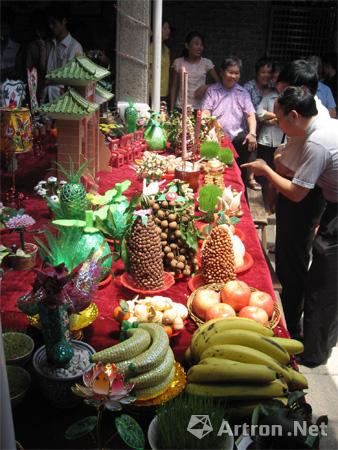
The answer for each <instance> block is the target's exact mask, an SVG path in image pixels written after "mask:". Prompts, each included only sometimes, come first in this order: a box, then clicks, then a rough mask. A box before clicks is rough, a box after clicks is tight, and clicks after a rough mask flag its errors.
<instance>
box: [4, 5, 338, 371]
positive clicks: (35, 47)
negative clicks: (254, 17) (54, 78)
mask: <svg viewBox="0 0 338 450" xmlns="http://www.w3.org/2000/svg"><path fill="white" fill-rule="evenodd" d="M46 17H47V19H48V20H47V24H48V26H46V25H47V24H45V23H43V21H41V20H37V21H36V23H34V24H33V26H34V33H35V38H34V40H32V42H30V44H29V46H28V48H27V52H26V56H25V58H23V53H22V51H21V50H22V49H21V48H20V45H19V44H17V43H16V42H15V40H14V39H13V38H12V36H11V29H10V26H9V25H8V24H4V25H3V26H2V30H1V33H2V34H1V39H2V46H1V81H3V80H4V79H6V78H20V76H21V75H22V73H23V70H24V68H25V67H26V68H28V69H31V68H33V67H35V68H36V69H37V71H38V80H39V84H38V99H39V101H43V102H47V101H51V100H53V99H54V98H56V97H57V96H58V95H59V94H60V88H59V87H58V86H48V85H46V84H45V81H44V79H45V74H46V73H47V72H48V71H50V70H52V69H55V68H58V67H62V66H64V65H65V64H66V63H67V62H68V61H69V60H70V59H72V58H73V57H74V56H76V55H80V54H82V53H83V49H82V46H81V44H80V43H79V42H78V41H76V39H74V38H73V37H72V36H71V34H70V33H69V31H68V26H67V17H66V15H65V13H64V10H62V9H60V8H58V6H57V4H56V5H55V7H54V8H53V9H52V10H50V11H48V13H47V15H46ZM48 32H50V33H51V34H52V37H51V38H48ZM170 34H171V26H170V24H169V22H168V21H163V25H162V63H161V74H162V77H161V99H162V100H166V101H167V103H168V105H169V108H170V110H173V109H175V108H177V109H180V108H181V106H182V80H181V76H182V68H183V67H184V69H185V71H187V72H188V75H189V77H188V80H189V83H188V104H189V106H190V107H191V108H192V110H197V109H200V110H202V116H203V115H204V116H215V117H216V118H217V120H218V122H219V124H220V125H221V127H222V129H223V131H224V133H225V134H226V135H227V136H228V137H229V138H230V139H231V141H232V143H233V145H234V148H235V149H236V151H237V153H238V155H239V158H238V163H239V165H240V166H241V169H242V176H243V180H244V182H245V184H246V185H247V187H248V188H250V189H254V190H261V189H262V188H263V190H264V194H266V196H267V198H268V200H269V206H270V210H271V211H272V212H274V211H276V249H275V251H276V271H277V275H278V277H279V279H280V281H281V284H282V287H283V292H282V303H283V308H284V312H285V317H286V321H287V326H288V329H289V331H290V334H291V335H292V336H293V337H296V338H302V339H303V340H304V344H305V352H304V355H303V363H304V364H306V365H309V366H316V365H318V364H322V363H325V362H326V360H327V358H328V357H329V356H330V351H331V349H332V347H333V346H334V345H335V344H336V342H337V338H338V304H337V299H338V295H337V281H336V274H337V228H338V219H337V197H338V184H337V180H338V176H337V175H338V173H337V172H338V122H337V120H336V102H337V61H336V55H334V54H330V55H323V57H322V59H321V58H320V57H319V56H317V55H312V56H309V57H306V58H303V59H298V60H295V61H292V62H289V63H287V64H285V65H284V67H281V65H280V64H279V63H278V62H275V61H272V60H270V59H269V58H266V57H263V58H261V59H259V60H258V61H257V62H256V65H255V70H254V73H255V75H254V77H253V78H252V79H251V80H250V81H248V82H247V83H245V84H244V85H241V84H240V78H241V72H242V68H243V65H242V61H241V59H240V58H239V57H238V56H235V55H228V56H227V57H225V58H224V60H223V62H222V64H221V67H220V70H219V71H218V70H216V68H215V65H214V64H213V62H212V61H211V60H210V59H208V58H205V57H204V56H203V54H204V45H205V43H204V37H203V36H202V35H201V34H200V33H199V32H197V31H193V32H190V33H189V34H188V35H187V36H186V38H185V42H184V49H183V52H182V55H181V56H180V57H178V58H176V59H174V60H173V59H172V57H171V52H170V50H169V48H168V46H167V45H166V42H167V41H168V39H169V38H170ZM151 54H152V44H150V57H149V63H150V64H149V67H150V69H151V59H152V58H151ZM99 57H100V58H101V60H100V59H99V60H98V62H99V63H100V62H101V63H102V64H109V60H108V58H107V57H106V55H105V54H104V53H100V55H99ZM150 71H151V70H150ZM210 81H211V82H212V83H211V84H208V82H210ZM150 83H151V80H150ZM257 157H258V159H257ZM255 177H260V178H257V179H256V178H255ZM311 252H312V258H313V260H312V264H311V266H310V260H311ZM309 266H310V270H309ZM302 315H304V318H303V324H304V325H303V330H302V327H301V318H302Z"/></svg>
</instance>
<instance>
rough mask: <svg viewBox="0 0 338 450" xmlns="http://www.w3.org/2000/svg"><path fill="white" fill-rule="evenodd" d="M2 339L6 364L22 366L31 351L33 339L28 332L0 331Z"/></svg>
mask: <svg viewBox="0 0 338 450" xmlns="http://www.w3.org/2000/svg"><path fill="white" fill-rule="evenodd" d="M2 339H3V345H4V351H5V357H6V364H10V365H16V366H24V365H25V364H26V363H27V362H28V360H29V359H30V357H31V355H32V353H33V350H34V341H33V339H32V338H31V337H30V336H28V334H25V333H20V332H16V331H8V332H6V333H2ZM13 347H14V349H13Z"/></svg>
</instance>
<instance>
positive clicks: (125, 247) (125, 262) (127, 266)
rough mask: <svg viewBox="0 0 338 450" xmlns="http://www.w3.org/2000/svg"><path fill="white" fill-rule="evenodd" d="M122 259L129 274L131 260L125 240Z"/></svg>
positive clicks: (122, 243) (122, 244)
mask: <svg viewBox="0 0 338 450" xmlns="http://www.w3.org/2000/svg"><path fill="white" fill-rule="evenodd" d="M121 258H122V261H123V264H124V268H125V270H126V271H127V272H129V259H128V251H127V246H126V241H125V239H123V241H122V242H121Z"/></svg>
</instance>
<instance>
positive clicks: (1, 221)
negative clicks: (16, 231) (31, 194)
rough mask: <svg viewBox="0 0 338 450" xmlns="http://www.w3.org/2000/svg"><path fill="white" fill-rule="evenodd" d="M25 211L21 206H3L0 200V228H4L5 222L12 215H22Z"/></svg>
mask: <svg viewBox="0 0 338 450" xmlns="http://www.w3.org/2000/svg"><path fill="white" fill-rule="evenodd" d="M24 213H25V210H24V209H23V208H21V209H15V208H11V207H9V206H5V205H4V204H3V203H2V202H0V229H5V228H6V222H7V221H8V220H9V219H10V218H11V217H14V216H18V215H20V216H22V215H23V214H24Z"/></svg>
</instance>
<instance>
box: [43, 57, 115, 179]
mask: <svg viewBox="0 0 338 450" xmlns="http://www.w3.org/2000/svg"><path fill="white" fill-rule="evenodd" d="M109 74H110V72H109V71H108V70H107V69H105V68H104V67H101V66H98V65H97V64H95V63H94V62H92V61H91V60H90V59H89V58H87V57H86V56H76V57H75V58H73V59H72V60H71V61H69V62H68V63H67V64H66V65H65V66H64V67H61V68H59V69H54V70H52V71H51V72H49V73H48V74H47V76H46V79H47V80H48V81H49V82H50V83H51V84H56V85H64V86H68V88H67V90H66V92H65V93H64V94H63V95H61V96H60V97H58V98H56V99H55V100H53V101H52V102H50V103H47V104H44V105H41V108H40V109H41V111H42V112H44V113H45V114H47V115H48V116H50V117H51V118H54V119H57V128H58V154H57V161H58V162H59V163H60V164H61V165H62V166H64V167H65V168H66V169H69V157H71V158H72V160H73V161H74V164H75V166H76V167H79V166H80V165H81V164H82V163H83V162H84V161H86V160H90V161H91V163H90V166H89V170H90V172H91V173H92V175H93V176H94V175H95V173H96V172H98V171H99V170H107V169H108V167H109V166H108V163H109V159H110V150H109V149H108V147H107V146H106V144H105V142H104V139H103V136H102V135H101V133H100V132H99V115H100V112H99V109H100V108H99V107H100V105H99V103H100V104H102V103H104V102H105V101H108V100H109V99H110V98H111V97H112V94H111V93H110V92H108V91H106V90H105V89H104V88H102V87H98V86H96V83H97V81H99V80H102V79H103V78H105V77H106V76H108V75H109ZM70 86H71V87H70ZM96 99H97V100H98V102H97V103H96V102H95V100H96Z"/></svg>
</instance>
